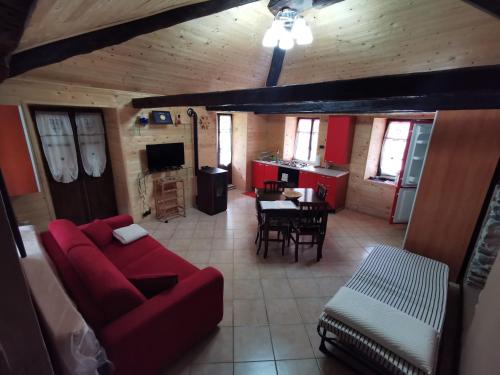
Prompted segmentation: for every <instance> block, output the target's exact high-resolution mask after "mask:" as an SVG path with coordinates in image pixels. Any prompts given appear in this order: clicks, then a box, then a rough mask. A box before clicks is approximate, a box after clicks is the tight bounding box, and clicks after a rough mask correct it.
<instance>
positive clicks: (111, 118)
mask: <svg viewBox="0 0 500 375" xmlns="http://www.w3.org/2000/svg"><path fill="white" fill-rule="evenodd" d="M103 115H104V122H105V123H106V141H107V142H108V150H109V157H110V159H111V160H110V161H111V165H112V168H113V182H114V186H115V198H116V207H117V209H118V213H120V214H125V213H128V212H130V200H129V196H130V193H129V187H128V184H127V171H126V168H125V155H124V153H123V146H122V142H121V139H122V134H121V128H120V119H119V117H118V110H117V109H116V108H104V109H103Z"/></svg>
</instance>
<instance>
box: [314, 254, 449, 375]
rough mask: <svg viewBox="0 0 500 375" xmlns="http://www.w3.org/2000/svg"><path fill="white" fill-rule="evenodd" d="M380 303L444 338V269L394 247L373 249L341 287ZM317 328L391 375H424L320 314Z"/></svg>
mask: <svg viewBox="0 0 500 375" xmlns="http://www.w3.org/2000/svg"><path fill="white" fill-rule="evenodd" d="M345 286H346V287H348V288H351V289H354V290H355V291H357V292H359V293H363V294H365V295H367V296H369V297H372V298H374V299H376V300H378V301H380V302H384V303H386V304H388V305H390V306H392V307H394V308H396V309H398V310H400V311H402V312H404V313H406V314H408V315H411V316H412V317H414V318H416V319H419V320H421V321H423V322H425V323H427V324H429V325H430V326H432V327H434V329H436V330H437V331H438V332H439V333H441V332H442V328H443V323H444V316H445V308H446V296H447V291H448V266H447V265H445V264H444V263H441V262H437V261H434V260H432V259H429V258H425V257H422V256H420V255H417V254H414V253H411V252H409V251H406V250H401V249H398V248H395V247H392V246H386V245H379V246H377V247H375V248H374V249H373V250H372V252H371V254H370V255H369V256H368V257H367V258H366V260H365V261H364V262H363V264H362V265H361V266H360V268H359V269H358V270H357V271H356V272H355V273H354V275H353V276H352V278H351V279H350V280H349V281H348V282H347V284H346V285H345ZM319 325H320V327H323V328H325V329H326V330H328V331H330V332H333V333H334V334H335V335H336V336H337V338H338V340H339V341H340V342H341V343H343V344H344V345H346V346H348V347H351V348H354V349H355V350H357V351H359V352H361V353H362V354H364V355H365V356H366V357H368V358H369V359H370V360H371V361H373V362H375V363H377V364H378V365H379V366H381V367H383V368H385V369H387V372H388V373H391V374H411V375H420V374H422V375H423V374H425V372H423V371H422V370H419V369H418V368H416V367H414V366H413V365H411V364H409V363H408V362H407V361H405V360H404V359H402V358H400V357H398V356H397V355H395V354H393V353H392V352H390V351H389V350H387V349H385V348H383V347H382V346H380V345H378V344H377V343H376V342H375V341H373V340H370V339H369V338H367V337H366V336H363V335H362V334H360V333H359V332H357V331H356V330H354V329H352V328H351V327H349V326H347V325H345V324H343V323H342V322H340V321H338V320H335V319H333V318H331V317H330V316H328V315H327V314H326V313H323V314H322V315H321V317H320V320H319Z"/></svg>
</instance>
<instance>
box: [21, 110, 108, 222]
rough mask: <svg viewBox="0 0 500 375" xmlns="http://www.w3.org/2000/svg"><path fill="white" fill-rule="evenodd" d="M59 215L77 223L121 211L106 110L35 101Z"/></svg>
mask: <svg viewBox="0 0 500 375" xmlns="http://www.w3.org/2000/svg"><path fill="white" fill-rule="evenodd" d="M30 112H31V117H32V119H33V124H34V125H35V132H36V134H37V139H38V144H39V147H40V152H41V154H42V159H43V165H44V169H45V174H46V177H47V181H48V185H49V190H50V194H51V197H52V202H53V205H54V211H55V214H56V218H58V219H68V220H71V221H73V222H74V223H75V224H83V223H88V222H90V221H92V220H94V219H102V218H106V217H110V216H114V215H116V214H117V207H116V199H115V189H114V183H113V172H112V170H111V161H110V158H109V151H108V145H107V142H106V133H105V129H106V127H105V123H104V117H103V114H102V111H100V110H98V109H95V108H72V107H51V106H30Z"/></svg>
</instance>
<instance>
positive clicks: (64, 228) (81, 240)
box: [49, 219, 93, 253]
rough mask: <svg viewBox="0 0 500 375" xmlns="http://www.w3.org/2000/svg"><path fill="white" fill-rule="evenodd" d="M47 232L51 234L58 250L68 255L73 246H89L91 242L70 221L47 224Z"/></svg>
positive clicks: (62, 220) (56, 221)
mask: <svg viewBox="0 0 500 375" xmlns="http://www.w3.org/2000/svg"><path fill="white" fill-rule="evenodd" d="M49 232H50V233H52V235H53V237H54V239H55V241H56V242H57V244H58V245H59V248H60V249H61V250H62V251H63V252H64V253H68V251H69V250H70V249H72V248H73V247H75V246H81V245H91V246H93V243H92V241H90V239H89V238H88V237H86V236H85V235H84V234H83V233H82V232H81V231H80V230H79V229H78V228H77V227H76V225H75V224H73V223H72V222H71V221H69V220H66V219H58V220H54V221H53V222H51V223H50V224H49Z"/></svg>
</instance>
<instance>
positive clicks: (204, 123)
mask: <svg viewBox="0 0 500 375" xmlns="http://www.w3.org/2000/svg"><path fill="white" fill-rule="evenodd" d="M209 126H210V120H209V118H208V116H201V117H200V127H201V128H202V129H205V130H207V129H208V128H209Z"/></svg>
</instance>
